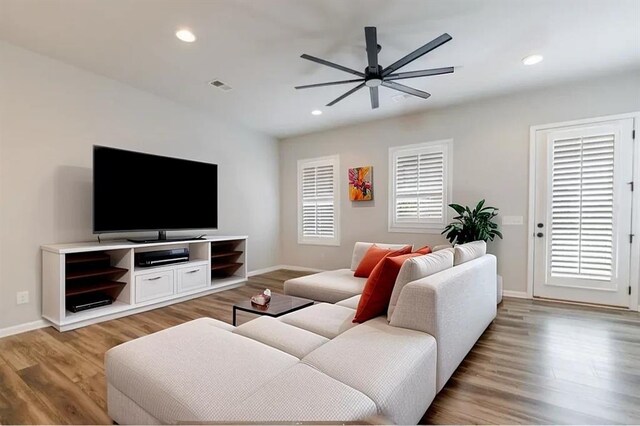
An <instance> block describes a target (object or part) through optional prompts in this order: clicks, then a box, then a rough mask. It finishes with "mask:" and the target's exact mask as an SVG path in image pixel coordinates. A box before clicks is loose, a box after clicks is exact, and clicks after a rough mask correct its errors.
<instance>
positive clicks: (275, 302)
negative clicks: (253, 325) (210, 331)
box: [233, 293, 313, 317]
mask: <svg viewBox="0 0 640 426" xmlns="http://www.w3.org/2000/svg"><path fill="white" fill-rule="evenodd" d="M311 305H313V300H310V299H303V298H302V297H294V296H287V295H285V294H275V293H271V301H270V302H269V304H268V305H267V306H264V307H263V306H258V305H254V304H252V303H251V300H248V299H247V300H243V301H242V302H238V303H236V304H234V305H233V307H234V308H236V309H239V310H241V311H245V312H251V313H255V314H261V315H269V316H274V317H277V316H280V315H283V314H286V313H289V312H293V311H296V310H298V309H302V308H306V307H307V306H311Z"/></svg>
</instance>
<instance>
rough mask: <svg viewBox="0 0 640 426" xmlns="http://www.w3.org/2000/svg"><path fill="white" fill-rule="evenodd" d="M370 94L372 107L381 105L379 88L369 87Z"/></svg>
mask: <svg viewBox="0 0 640 426" xmlns="http://www.w3.org/2000/svg"><path fill="white" fill-rule="evenodd" d="M369 94H370V95H371V109H376V108H378V107H379V106H380V100H379V98H378V88H377V87H369Z"/></svg>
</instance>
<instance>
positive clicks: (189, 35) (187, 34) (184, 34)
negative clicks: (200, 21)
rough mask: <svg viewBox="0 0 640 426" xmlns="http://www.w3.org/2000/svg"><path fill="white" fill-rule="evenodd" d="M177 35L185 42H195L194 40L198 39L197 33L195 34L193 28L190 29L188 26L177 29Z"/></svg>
mask: <svg viewBox="0 0 640 426" xmlns="http://www.w3.org/2000/svg"><path fill="white" fill-rule="evenodd" d="M176 37H178V39H180V40H182V41H184V42H185V43H193V42H194V41H196V36H195V34H193V32H191V30H188V29H186V28H181V29H179V30H178V31H176Z"/></svg>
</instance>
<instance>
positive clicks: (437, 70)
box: [384, 67, 453, 81]
mask: <svg viewBox="0 0 640 426" xmlns="http://www.w3.org/2000/svg"><path fill="white" fill-rule="evenodd" d="M452 72H453V67H445V68H433V69H430V70H421V71H409V72H399V73H396V74H389V75H388V76H386V77H385V78H384V79H385V81H389V80H401V79H404V78H416V77H428V76H430V75H441V74H451V73H452Z"/></svg>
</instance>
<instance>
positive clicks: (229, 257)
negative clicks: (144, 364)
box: [0, 235, 247, 423]
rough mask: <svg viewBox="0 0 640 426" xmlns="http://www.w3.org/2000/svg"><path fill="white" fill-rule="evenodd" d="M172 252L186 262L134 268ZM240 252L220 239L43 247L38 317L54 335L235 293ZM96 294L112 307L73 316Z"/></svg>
mask: <svg viewBox="0 0 640 426" xmlns="http://www.w3.org/2000/svg"><path fill="white" fill-rule="evenodd" d="M173 248H187V249H189V260H188V261H187V262H181V263H173V264H168V265H155V266H148V267H140V266H138V265H136V262H135V258H136V255H137V254H139V253H146V252H149V251H152V250H169V249H173ZM246 250H247V237H246V236H221V235H216V236H208V237H206V238H203V239H201V240H190V241H185V242H175V241H164V242H162V241H161V242H153V243H146V244H134V243H130V242H126V241H122V240H120V241H118V240H111V241H103V242H102V243H99V242H97V241H90V242H85V243H70V244H53V245H45V246H42V316H43V318H45V319H46V320H48V321H50V322H51V323H52V324H53V326H54V327H55V328H57V329H58V330H60V331H67V330H72V329H74V328H78V327H83V326H85V325H89V324H94V323H98V322H101V321H106V320H110V319H114V318H119V317H123V316H126V315H132V314H137V313H139V312H143V311H148V310H151V309H156V308H160V307H162V306H167V305H171V304H173V303H178V302H184V301H186V300H189V299H193V298H196V297H201V296H206V295H209V294H213V293H217V292H219V291H223V290H226V289H229V288H232V287H238V286H241V285H243V284H244V283H245V282H246V281H247V253H246ZM100 294H106V295H107V296H108V298H109V299H110V300H111V302H112V303H111V304H109V305H104V306H97V305H96V306H94V307H92V308H91V309H85V310H78V311H77V312H73V310H76V309H75V308H73V306H74V305H75V304H77V298H80V297H84V296H87V297H88V296H96V299H97V300H98V301H99V300H101V299H100V298H98V297H97V296H98V295H100ZM91 301H93V299H92V300H91ZM1 388H2V385H0V389H1ZM0 399H1V398H0ZM0 405H1V404H0ZM0 411H2V410H1V409H0ZM0 417H1V415H0ZM0 423H2V422H1V421H0Z"/></svg>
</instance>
